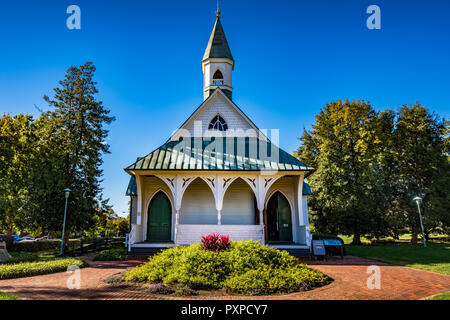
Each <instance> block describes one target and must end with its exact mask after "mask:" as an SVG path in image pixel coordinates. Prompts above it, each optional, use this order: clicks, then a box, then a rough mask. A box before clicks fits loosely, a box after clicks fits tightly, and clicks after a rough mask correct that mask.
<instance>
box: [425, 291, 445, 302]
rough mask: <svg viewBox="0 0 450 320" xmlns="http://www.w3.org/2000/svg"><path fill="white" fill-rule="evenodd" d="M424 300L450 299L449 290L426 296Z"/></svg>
mask: <svg viewBox="0 0 450 320" xmlns="http://www.w3.org/2000/svg"><path fill="white" fill-rule="evenodd" d="M425 300H450V291H449V292H444V293H441V294H437V295H435V296H432V297H429V298H426V299H425Z"/></svg>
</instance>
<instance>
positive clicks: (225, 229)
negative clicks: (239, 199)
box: [176, 224, 264, 245]
mask: <svg viewBox="0 0 450 320" xmlns="http://www.w3.org/2000/svg"><path fill="white" fill-rule="evenodd" d="M210 233H219V234H221V235H226V236H229V237H230V240H233V241H240V240H255V241H260V242H261V243H263V239H264V232H263V226H260V225H250V226H244V225H217V224H215V225H192V224H191V225H186V224H185V225H182V224H180V225H178V227H177V238H176V245H189V244H193V243H197V242H200V241H201V238H202V236H205V235H208V234H210Z"/></svg>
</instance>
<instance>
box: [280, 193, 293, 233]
mask: <svg viewBox="0 0 450 320" xmlns="http://www.w3.org/2000/svg"><path fill="white" fill-rule="evenodd" d="M277 196H278V206H277V211H278V231H279V237H280V241H292V220H291V208H290V206H289V202H288V201H287V199H286V198H285V197H284V195H283V194H281V193H280V192H278V193H277Z"/></svg>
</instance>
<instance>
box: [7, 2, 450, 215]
mask: <svg viewBox="0 0 450 320" xmlns="http://www.w3.org/2000/svg"><path fill="white" fill-rule="evenodd" d="M221 2H222V3H221V11H222V24H223V27H224V29H225V33H226V35H227V38H228V42H229V45H230V47H231V51H232V53H233V56H234V58H235V60H236V64H235V71H234V74H233V87H234V92H233V98H234V101H235V102H236V103H237V104H238V105H239V106H240V107H241V109H243V110H244V112H245V113H246V114H247V115H248V116H249V117H250V118H251V119H252V120H253V121H254V122H255V123H256V124H257V125H258V126H259V127H260V128H268V129H272V128H279V129H280V145H281V147H282V148H284V149H285V150H286V151H288V152H292V151H294V150H295V149H296V147H297V146H298V144H299V141H298V138H299V137H300V135H301V131H302V128H303V126H305V127H306V128H310V126H311V124H312V123H313V121H314V115H315V114H316V113H317V112H318V111H319V109H320V107H321V106H323V105H324V104H325V103H326V102H330V101H333V100H336V99H345V98H348V99H364V100H368V101H369V102H370V103H371V104H372V105H373V106H374V107H375V108H376V109H377V110H381V109H385V108H388V107H389V108H397V107H399V106H401V105H402V104H409V103H414V102H415V101H419V102H421V103H422V104H424V105H426V106H428V107H429V108H430V109H431V110H433V111H435V112H437V113H438V114H440V115H441V116H443V117H445V118H449V116H450V107H449V101H450V77H449V75H450V59H449V57H450V19H448V14H449V12H450V1H446V0H442V1H439V0H433V1H417V0H416V1H414V0H409V1H400V0H390V1H379V0H371V1H356V0H353V1H350V0H347V1H341V0H334V1H321V0H314V1H312V0H311V1H298V0H297V1H294V0H290V1H288V0H284V1H283V0H277V1H275V0H272V1H269V0H245V1H242V0H222V1H221ZM71 4H76V5H78V6H79V7H80V8H81V19H82V20H81V30H68V29H67V27H66V19H67V17H68V14H66V8H67V7H68V6H69V5H71ZM372 4H376V5H378V6H379V7H380V8H381V30H369V29H367V27H366V19H367V18H368V16H369V15H368V14H366V8H367V7H368V6H369V5H372ZM215 6H216V2H215V0H185V1H178V0H171V1H169V0H148V1H143V0H140V1H139V0H127V1H125V0H120V1H119V0H108V1H106V0H103V1H102V0H97V1H94V0H90V1H81V0H71V1H63V0H58V1H45V0H42V1H23V0H14V1H11V0H1V2H0V39H1V45H0V114H1V113H12V114H17V113H21V112H22V113H29V114H33V115H35V116H38V115H39V112H38V111H37V110H36V109H35V107H34V104H36V105H37V106H38V107H39V108H41V109H44V110H48V106H47V105H46V104H45V102H44V101H43V99H42V96H43V95H44V94H52V89H53V88H54V87H55V86H56V85H57V82H58V81H59V80H61V79H62V78H63V77H64V74H65V71H66V70H67V68H68V67H70V66H71V65H81V64H83V63H84V62H86V61H93V62H94V63H95V65H96V67H97V73H96V80H97V82H98V87H99V90H100V93H99V97H98V98H99V99H100V100H103V102H104V104H105V106H106V107H108V108H109V109H110V110H111V112H112V115H114V116H115V117H117V121H116V122H114V123H113V124H112V125H111V126H110V136H109V140H108V143H109V144H110V145H111V154H108V155H106V156H105V157H104V160H105V163H104V166H103V169H104V177H103V179H104V181H103V187H104V194H105V197H107V198H110V203H111V204H113V205H114V209H115V210H116V211H117V212H118V213H119V214H121V215H124V214H125V213H124V212H125V211H126V210H127V200H128V199H127V198H126V197H125V196H124V192H125V189H126V186H127V183H128V179H129V176H128V175H127V174H126V173H125V172H124V171H123V168H124V167H126V166H127V165H129V164H131V163H132V162H133V161H134V160H135V159H136V157H137V156H144V155H145V154H147V153H148V152H150V151H152V150H153V149H154V148H156V147H158V146H159V145H161V144H162V143H164V142H165V140H166V139H167V138H168V137H169V136H170V134H171V133H172V132H173V130H175V129H177V128H178V126H179V125H181V124H182V123H183V122H184V120H185V119H186V118H187V117H188V116H189V115H190V114H191V113H192V112H193V111H194V110H195V108H197V106H198V105H199V104H200V103H201V102H202V101H203V97H202V81H203V79H202V71H201V59H202V56H203V53H204V50H205V48H206V44H207V41H208V38H209V35H210V33H211V30H212V27H213V24H214V19H215V14H214V11H215Z"/></svg>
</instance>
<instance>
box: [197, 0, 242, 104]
mask: <svg viewBox="0 0 450 320" xmlns="http://www.w3.org/2000/svg"><path fill="white" fill-rule="evenodd" d="M233 69H234V59H233V55H232V54H231V50H230V47H229V46H228V41H227V38H226V37H225V32H224V31H223V27H222V23H220V10H219V2H217V11H216V22H215V24H214V28H213V30H212V33H211V36H210V38H209V41H208V45H207V46H206V50H205V54H204V55H203V59H202V70H203V75H204V77H203V96H204V99H205V100H206V99H207V98H208V97H209V96H210V95H211V93H212V92H213V91H214V90H215V89H217V88H218V87H220V89H222V91H223V92H224V93H225V94H226V95H227V96H228V97H229V98H230V99H231V96H232V95H231V93H232V91H233V87H232V81H231V80H232V72H233Z"/></svg>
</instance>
